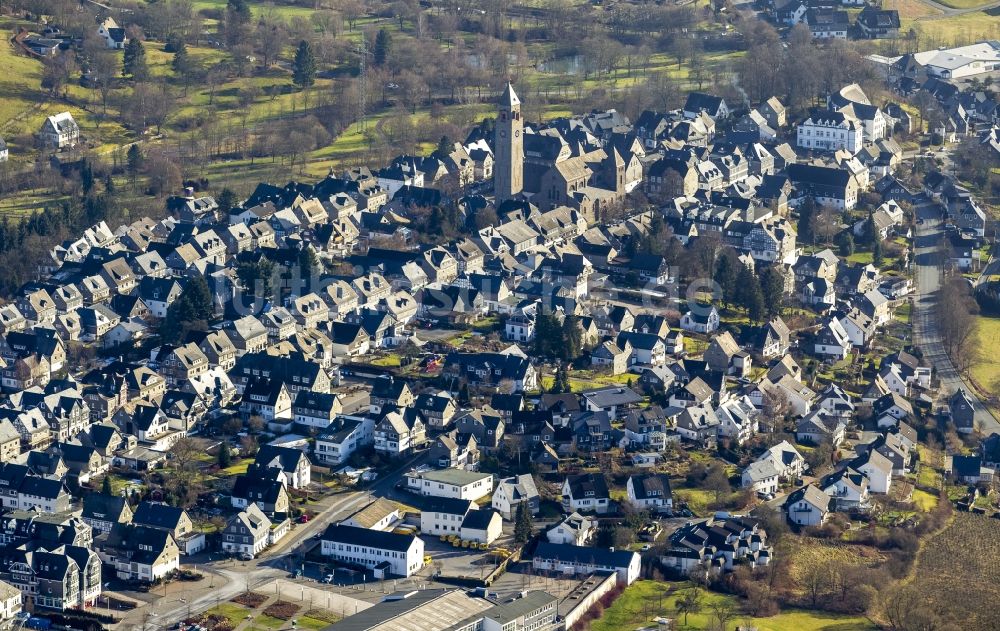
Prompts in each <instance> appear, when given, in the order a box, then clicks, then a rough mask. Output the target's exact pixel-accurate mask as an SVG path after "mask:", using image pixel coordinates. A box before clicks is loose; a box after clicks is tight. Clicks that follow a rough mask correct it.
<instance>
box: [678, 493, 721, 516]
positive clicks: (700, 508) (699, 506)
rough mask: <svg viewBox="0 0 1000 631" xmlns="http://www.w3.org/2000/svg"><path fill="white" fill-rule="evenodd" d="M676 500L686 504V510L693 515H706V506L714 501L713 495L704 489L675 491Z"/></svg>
mask: <svg viewBox="0 0 1000 631" xmlns="http://www.w3.org/2000/svg"><path fill="white" fill-rule="evenodd" d="M674 495H675V496H676V497H677V499H679V500H681V501H683V502H687V505H688V508H690V509H691V512H692V513H694V514H695V515H705V514H707V513H708V505H709V504H711V503H712V502H714V501H715V493H713V492H712V491H706V490H704V489H683V488H682V489H675V490H674Z"/></svg>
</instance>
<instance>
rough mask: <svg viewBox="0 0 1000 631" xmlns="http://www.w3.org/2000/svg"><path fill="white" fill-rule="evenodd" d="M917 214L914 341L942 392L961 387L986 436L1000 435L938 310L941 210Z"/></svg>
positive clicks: (927, 207)
mask: <svg viewBox="0 0 1000 631" xmlns="http://www.w3.org/2000/svg"><path fill="white" fill-rule="evenodd" d="M914 212H915V213H916V215H917V218H918V219H921V220H923V221H922V222H921V223H919V224H917V235H916V240H915V243H914V259H915V265H916V268H915V270H914V272H915V276H916V295H915V298H914V307H913V314H912V316H913V317H912V322H913V340H914V343H915V344H916V345H917V346H918V347H919V348H920V349H921V350H922V351H923V353H924V358H925V359H927V360H928V361H929V362H930V363H931V364H933V365H934V367H935V368H936V369H937V376H938V379H939V380H940V382H941V391H942V392H943V393H944V394H945V395H946V396H949V395H951V393H953V392H955V391H956V390H958V389H959V388H964V389H965V390H966V392H968V393H969V395H970V396H971V398H972V400H973V405H974V407H975V411H976V426H977V427H978V428H979V430H980V431H982V432H983V433H986V434H1000V423H998V422H997V420H996V419H995V418H994V417H993V415H992V414H990V412H989V411H988V410H987V409H986V407H985V406H984V405H983V404H982V402H981V401H980V400H979V397H977V396H976V394H975V392H974V391H973V390H972V388H970V387H969V386H968V384H966V383H965V381H964V380H963V379H962V376H961V374H959V372H958V371H957V370H956V369H955V365H954V364H953V363H952V362H951V358H949V357H948V353H947V352H946V351H945V348H944V344H943V343H942V341H941V335H940V333H939V331H938V323H937V319H936V317H937V316H936V313H935V309H934V299H935V295H934V294H935V292H936V291H937V290H938V287H940V285H941V262H942V258H941V256H940V255H939V253H938V244H939V243H940V240H941V236H942V233H943V226H942V222H941V215H940V210H939V209H938V207H937V206H936V205H935V204H933V203H931V202H924V203H921V204H917V205H916V206H915V207H914Z"/></svg>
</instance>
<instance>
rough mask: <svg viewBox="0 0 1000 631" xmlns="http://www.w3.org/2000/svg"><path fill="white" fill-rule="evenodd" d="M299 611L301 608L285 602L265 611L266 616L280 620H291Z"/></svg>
mask: <svg viewBox="0 0 1000 631" xmlns="http://www.w3.org/2000/svg"><path fill="white" fill-rule="evenodd" d="M298 610H299V606H298V605H296V604H294V603H290V602H288V601H285V600H279V601H277V602H275V603H272V604H270V605H268V606H267V608H266V609H264V615H267V616H271V617H272V618H277V619H278V620H289V619H291V617H292V616H294V615H295V612H297V611H298Z"/></svg>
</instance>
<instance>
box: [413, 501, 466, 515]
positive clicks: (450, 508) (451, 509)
mask: <svg viewBox="0 0 1000 631" xmlns="http://www.w3.org/2000/svg"><path fill="white" fill-rule="evenodd" d="M422 510H423V511H425V512H430V513H445V514H448V515H465V514H467V513H468V512H469V511H476V507H475V506H474V504H473V502H472V501H471V500H460V499H457V498H453V497H431V498H428V500H427V501H426V502H425V503H424V506H423V509H422Z"/></svg>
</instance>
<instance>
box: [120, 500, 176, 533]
mask: <svg viewBox="0 0 1000 631" xmlns="http://www.w3.org/2000/svg"><path fill="white" fill-rule="evenodd" d="M183 516H184V509H183V508H177V507H174V506H168V505H166V504H157V503H154V502H142V503H141V504H139V506H138V507H137V508H136V509H135V514H134V515H133V516H132V523H134V524H137V525H140V526H149V527H150V528H165V529H168V530H173V529H175V528H176V527H177V525H178V524H179V523H180V520H181V517H183Z"/></svg>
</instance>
